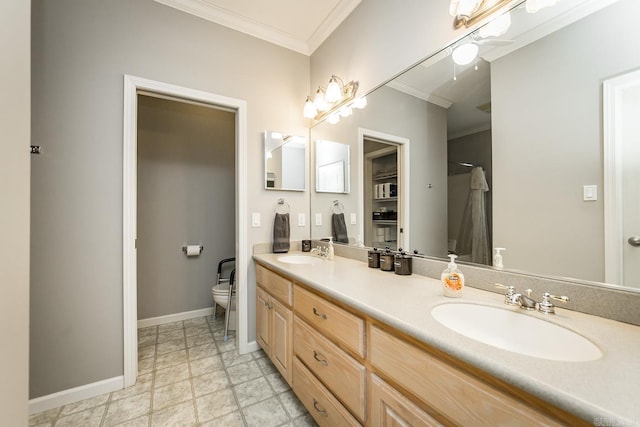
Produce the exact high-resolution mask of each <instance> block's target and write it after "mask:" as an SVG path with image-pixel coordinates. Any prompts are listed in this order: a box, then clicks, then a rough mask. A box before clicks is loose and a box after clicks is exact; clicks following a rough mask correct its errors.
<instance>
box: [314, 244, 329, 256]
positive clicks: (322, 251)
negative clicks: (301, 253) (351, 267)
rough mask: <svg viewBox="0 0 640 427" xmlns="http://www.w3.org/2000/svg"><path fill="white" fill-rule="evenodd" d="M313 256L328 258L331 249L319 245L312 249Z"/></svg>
mask: <svg viewBox="0 0 640 427" xmlns="http://www.w3.org/2000/svg"><path fill="white" fill-rule="evenodd" d="M311 254H313V255H318V256H319V257H320V258H326V257H327V256H329V248H325V247H323V246H320V245H318V246H316V247H315V248H313V249H311Z"/></svg>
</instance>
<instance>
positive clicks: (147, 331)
mask: <svg viewBox="0 0 640 427" xmlns="http://www.w3.org/2000/svg"><path fill="white" fill-rule="evenodd" d="M157 333H158V327H157V326H148V327H146V328H140V329H138V337H146V336H147V335H155V334H157Z"/></svg>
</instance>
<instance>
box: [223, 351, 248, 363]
mask: <svg viewBox="0 0 640 427" xmlns="http://www.w3.org/2000/svg"><path fill="white" fill-rule="evenodd" d="M252 360H254V359H253V356H252V355H251V353H249V354H243V355H242V356H241V355H240V354H239V353H238V350H231V351H228V352H226V353H222V361H223V362H224V366H226V367H229V366H234V365H241V364H243V363H247V362H251V361H252Z"/></svg>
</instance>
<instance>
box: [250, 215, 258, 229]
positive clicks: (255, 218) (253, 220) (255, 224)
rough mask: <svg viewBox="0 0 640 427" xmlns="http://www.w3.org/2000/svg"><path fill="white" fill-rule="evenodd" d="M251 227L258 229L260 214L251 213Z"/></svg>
mask: <svg viewBox="0 0 640 427" xmlns="http://www.w3.org/2000/svg"><path fill="white" fill-rule="evenodd" d="M251 226H252V227H260V212H253V213H252V214H251Z"/></svg>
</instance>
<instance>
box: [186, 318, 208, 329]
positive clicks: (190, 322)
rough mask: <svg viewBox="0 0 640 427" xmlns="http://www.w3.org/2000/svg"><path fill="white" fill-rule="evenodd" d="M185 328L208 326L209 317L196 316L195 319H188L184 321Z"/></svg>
mask: <svg viewBox="0 0 640 427" xmlns="http://www.w3.org/2000/svg"><path fill="white" fill-rule="evenodd" d="M183 323H184V327H185V329H187V328H193V327H194V326H202V325H204V326H207V318H206V317H196V318H194V319H187V320H185V321H184V322H183Z"/></svg>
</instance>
